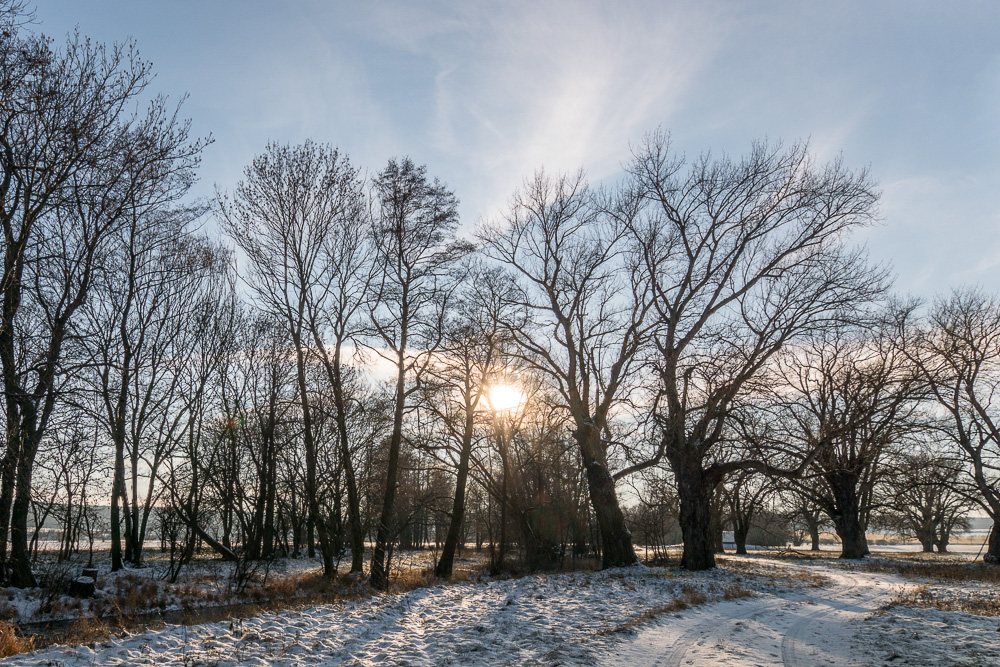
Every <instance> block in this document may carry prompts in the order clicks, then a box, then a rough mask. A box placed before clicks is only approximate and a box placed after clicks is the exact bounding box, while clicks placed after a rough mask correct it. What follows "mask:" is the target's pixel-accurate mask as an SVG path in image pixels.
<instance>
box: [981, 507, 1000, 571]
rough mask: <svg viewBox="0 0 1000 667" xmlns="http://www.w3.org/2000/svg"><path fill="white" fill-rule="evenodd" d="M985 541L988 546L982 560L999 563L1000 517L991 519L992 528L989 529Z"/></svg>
mask: <svg viewBox="0 0 1000 667" xmlns="http://www.w3.org/2000/svg"><path fill="white" fill-rule="evenodd" d="M987 542H988V546H987V547H986V553H985V554H983V562H984V563H993V564H995V565H1000V519H998V518H997V517H994V519H993V528H991V529H990V534H989V537H988V538H987Z"/></svg>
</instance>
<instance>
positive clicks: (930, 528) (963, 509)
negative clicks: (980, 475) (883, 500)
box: [882, 448, 975, 553]
mask: <svg viewBox="0 0 1000 667" xmlns="http://www.w3.org/2000/svg"><path fill="white" fill-rule="evenodd" d="M962 468H963V466H962V463H961V461H958V460H955V459H954V458H953V457H950V456H947V455H945V454H944V453H942V452H940V451H938V452H935V451H934V450H933V449H930V448H928V449H917V450H916V451H912V452H904V453H903V454H902V456H900V457H899V460H897V461H896V462H895V465H894V466H893V470H892V479H891V481H890V486H889V499H888V501H887V505H888V507H887V511H886V512H885V514H884V515H883V517H882V522H883V523H885V524H887V525H889V526H890V527H893V528H896V529H897V530H899V531H900V532H901V533H905V534H910V535H912V536H914V537H916V538H917V540H919V542H920V546H921V547H922V548H923V551H924V552H925V553H930V552H932V551H934V549H935V547H936V548H937V550H938V552H939V553H945V552H947V551H948V543H949V542H950V541H951V534H952V531H954V530H956V529H957V530H963V529H967V528H968V526H969V523H968V521H967V520H966V518H965V517H966V515H967V514H968V513H969V511H970V510H971V509H972V508H973V507H974V505H975V503H974V502H973V501H972V500H971V499H970V497H969V495H968V494H967V493H966V492H965V489H964V488H963V486H964V485H963V484H962V480H963V478H964V477H966V476H967V475H966V474H965V471H964V470H963V469H962Z"/></svg>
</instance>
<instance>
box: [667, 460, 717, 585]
mask: <svg viewBox="0 0 1000 667" xmlns="http://www.w3.org/2000/svg"><path fill="white" fill-rule="evenodd" d="M692 458H693V457H692ZM671 464H672V465H673V467H674V479H675V480H676V481H677V495H678V499H679V500H680V524H681V533H682V535H683V536H684V554H683V555H682V556H681V567H683V568H685V569H687V570H695V571H697V570H709V569H711V568H713V567H715V549H714V544H713V539H712V494H713V492H714V489H715V485H714V484H712V483H710V482H709V480H706V479H705V474H704V471H703V470H702V467H701V461H700V460H697V459H694V460H679V459H678V458H676V457H675V458H674V459H673V460H671Z"/></svg>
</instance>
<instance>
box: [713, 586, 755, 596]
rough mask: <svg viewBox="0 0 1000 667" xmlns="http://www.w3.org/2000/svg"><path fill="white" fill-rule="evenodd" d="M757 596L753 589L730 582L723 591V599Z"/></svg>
mask: <svg viewBox="0 0 1000 667" xmlns="http://www.w3.org/2000/svg"><path fill="white" fill-rule="evenodd" d="M756 596H757V594H756V593H754V592H753V591H752V590H750V589H749V588H744V587H743V586H740V585H739V584H729V585H728V586H726V587H725V588H724V589H723V591H722V599H723V600H738V599H740V598H752V597H756Z"/></svg>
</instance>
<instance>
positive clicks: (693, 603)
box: [597, 586, 752, 637]
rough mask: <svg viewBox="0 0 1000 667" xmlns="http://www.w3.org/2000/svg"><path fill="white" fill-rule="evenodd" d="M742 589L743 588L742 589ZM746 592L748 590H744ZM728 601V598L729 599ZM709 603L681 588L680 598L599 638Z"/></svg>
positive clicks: (698, 593)
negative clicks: (665, 615) (664, 615)
mask: <svg viewBox="0 0 1000 667" xmlns="http://www.w3.org/2000/svg"><path fill="white" fill-rule="evenodd" d="M740 588H742V587H740ZM743 590H746V589H743ZM747 594H748V595H752V593H750V591H747ZM739 597H747V596H746V595H740V596H739ZM727 599H728V598H727ZM706 602H708V596H707V595H705V593H704V592H703V591H701V590H699V589H697V588H694V587H693V586H684V587H682V588H681V594H680V596H678V597H676V598H674V599H673V600H671V601H670V602H668V603H667V604H664V605H660V606H658V607H653V608H652V609H647V610H646V611H644V612H642V613H641V614H637V615H635V616H633V617H632V618H630V619H629V620H627V621H625V622H624V623H622V624H621V625H618V626H615V627H613V628H608V629H607V630H601V631H599V632H598V633H597V636H599V637H603V636H607V635H616V634H622V633H626V632H632V631H633V630H635V628H636V627H638V626H640V625H643V624H644V623H647V622H649V621H651V620H653V619H654V618H657V617H659V616H662V615H663V614H671V613H674V612H677V611H683V610H685V609H690V608H691V607H697V606H699V605H703V604H705V603H706Z"/></svg>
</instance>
